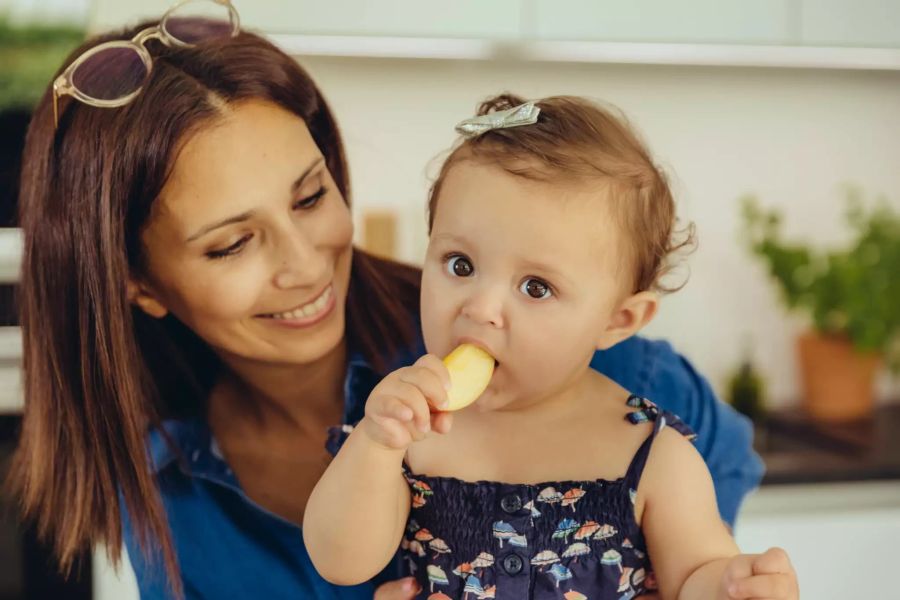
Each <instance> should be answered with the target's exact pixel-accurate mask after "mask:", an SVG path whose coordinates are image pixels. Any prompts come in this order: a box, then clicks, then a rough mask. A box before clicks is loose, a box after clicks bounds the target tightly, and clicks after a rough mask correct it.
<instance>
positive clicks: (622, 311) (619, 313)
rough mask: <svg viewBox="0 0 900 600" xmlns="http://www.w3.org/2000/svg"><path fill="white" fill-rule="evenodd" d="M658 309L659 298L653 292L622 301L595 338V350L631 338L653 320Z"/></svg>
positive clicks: (604, 348)
mask: <svg viewBox="0 0 900 600" xmlns="http://www.w3.org/2000/svg"><path fill="white" fill-rule="evenodd" d="M658 309H659V297H658V296H657V295H656V294H655V293H653V292H638V293H637V294H632V295H631V296H628V297H627V298H625V299H624V300H622V302H620V303H619V306H618V307H617V308H616V309H615V310H614V311H613V313H612V316H611V317H610V319H609V323H608V324H607V326H606V329H605V330H604V331H603V332H602V333H601V334H600V337H598V338H597V350H606V349H608V348H612V347H613V346H615V345H616V344H618V343H619V342H621V341H623V340H626V339H628V338H630V337H631V336H633V335H634V334H635V333H637V332H638V331H639V330H640V329H641V328H643V327H644V326H645V325H647V323H649V322H650V321H652V320H653V317H654V316H656V311H657V310H658Z"/></svg>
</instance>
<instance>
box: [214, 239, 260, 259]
mask: <svg viewBox="0 0 900 600" xmlns="http://www.w3.org/2000/svg"><path fill="white" fill-rule="evenodd" d="M252 237H253V236H252V235H250V234H249V233H248V234H247V235H245V236H244V237H242V238H241V239H239V240H238V241H236V242H235V243H233V244H231V245H230V246H228V247H227V248H222V249H220V250H210V251H209V252H207V253H206V256H207V257H209V258H212V259H217V258H226V257H229V256H234V255H236V254H238V253H239V252H240V251H241V250H243V249H244V246H246V245H247V242H249V241H250V238H252Z"/></svg>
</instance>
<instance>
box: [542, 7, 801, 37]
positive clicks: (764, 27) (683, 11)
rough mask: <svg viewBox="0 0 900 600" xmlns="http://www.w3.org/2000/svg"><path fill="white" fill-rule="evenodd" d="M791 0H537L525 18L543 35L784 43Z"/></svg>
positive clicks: (788, 29) (788, 31) (787, 31)
mask: <svg viewBox="0 0 900 600" xmlns="http://www.w3.org/2000/svg"><path fill="white" fill-rule="evenodd" d="M793 1H794V0H754V1H753V2H747V1H746V0H680V1H679V2H672V1H671V0H535V4H534V6H535V8H534V15H533V19H530V20H529V21H533V23H534V25H533V26H534V28H535V32H534V33H535V37H537V38H538V39H545V40H596V41H616V42H686V43H710V42H711V43H727V44H788V43H791V32H790V22H791V20H790V17H791V7H792V3H793ZM529 21H526V23H527V22H529Z"/></svg>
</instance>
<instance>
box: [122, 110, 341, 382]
mask: <svg viewBox="0 0 900 600" xmlns="http://www.w3.org/2000/svg"><path fill="white" fill-rule="evenodd" d="M352 237H353V224H352V220H351V217H350V211H349V208H348V207H347V205H346V203H345V202H344V198H343V196H342V195H341V192H340V191H339V190H338V189H337V186H336V185H335V183H334V181H333V180H332V178H331V174H330V173H329V171H328V169H327V168H326V166H325V161H324V159H323V156H322V153H321V152H320V150H319V148H318V147H317V146H316V144H315V142H314V141H313V138H312V136H311V135H310V133H309V130H308V129H307V127H306V124H305V123H304V122H303V120H302V119H301V118H299V117H298V116H296V115H294V114H293V113H290V112H288V111H286V110H284V109H282V108H280V107H278V106H276V105H274V104H270V103H267V102H262V101H247V102H243V103H240V104H236V105H231V106H229V107H228V109H226V112H225V115H224V116H223V117H222V118H221V119H220V120H218V121H216V122H215V123H213V124H212V125H211V126H208V127H204V128H202V129H201V130H200V131H198V132H197V133H196V134H194V135H192V136H191V137H189V138H188V139H187V140H186V142H185V143H184V145H183V147H182V149H181V151H180V153H179V154H178V155H177V158H176V161H175V164H174V166H173V172H172V175H171V178H170V179H169V181H168V182H167V184H166V186H165V187H164V189H163V190H162V193H161V194H160V197H159V198H158V199H157V201H156V204H155V206H154V210H153V214H152V215H151V218H150V219H149V221H148V223H147V226H146V228H145V230H144V232H143V234H142V242H143V245H144V251H145V254H146V257H147V259H146V271H145V273H143V274H141V276H140V278H136V279H134V280H133V281H132V282H131V284H130V286H129V287H130V293H131V297H132V300H133V301H134V302H135V303H136V304H137V305H138V306H139V307H141V308H142V309H143V310H144V311H145V312H146V313H148V314H150V315H151V316H155V317H161V316H164V315H165V314H167V313H172V314H173V315H175V316H176V317H177V318H178V319H179V320H181V321H182V322H183V323H184V324H186V325H187V326H188V327H190V328H191V329H192V330H193V331H194V332H196V333H197V334H198V335H199V336H200V337H201V338H203V339H204V340H205V341H206V342H207V343H209V344H210V346H212V348H213V349H214V350H215V351H216V352H217V353H218V354H219V355H220V356H222V357H223V359H225V360H226V361H228V360H232V361H233V360H235V359H238V360H245V361H247V360H249V361H251V362H263V363H283V364H307V363H311V362H314V361H315V360H317V359H319V358H321V357H323V356H325V355H326V354H328V353H329V352H330V351H331V350H333V349H334V348H335V347H336V346H337V345H338V344H339V343H341V340H342V339H343V336H344V305H345V300H346V297H347V289H348V285H349V279H350V260H351V256H352V249H351V243H352Z"/></svg>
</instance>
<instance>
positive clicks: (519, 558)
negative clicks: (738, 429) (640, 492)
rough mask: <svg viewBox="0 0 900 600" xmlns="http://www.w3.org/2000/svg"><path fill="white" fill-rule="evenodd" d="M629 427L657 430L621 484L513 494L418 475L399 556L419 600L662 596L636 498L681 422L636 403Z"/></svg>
mask: <svg viewBox="0 0 900 600" xmlns="http://www.w3.org/2000/svg"><path fill="white" fill-rule="evenodd" d="M628 405H629V406H630V407H632V408H634V409H636V410H635V411H634V412H631V413H629V414H628V416H627V418H628V420H629V421H630V422H631V423H634V424H638V423H645V422H653V423H654V427H653V433H652V434H651V435H650V436H649V437H648V438H647V440H646V441H645V442H644V443H643V444H642V445H641V447H640V448H639V449H638V451H637V453H636V454H635V456H634V458H633V459H632V461H631V464H630V465H629V467H628V470H627V472H626V474H625V476H624V477H622V478H620V479H616V480H596V481H564V482H548V483H544V484H540V485H515V484H504V483H493V482H485V481H480V482H477V483H470V482H465V481H461V480H458V479H454V478H450V477H428V476H424V475H420V474H414V473H412V472H411V471H410V470H409V467H408V466H404V474H405V476H406V479H407V482H408V483H409V488H410V492H411V493H412V508H411V510H410V517H409V521H408V523H407V527H406V533H405V535H404V538H403V541H402V542H401V554H402V555H403V558H404V559H405V560H404V564H407V565H408V567H409V570H410V573H411V574H412V575H414V576H415V577H417V578H418V580H419V585H420V586H421V589H422V592H421V593H420V595H419V596H418V598H419V599H420V600H445V599H446V600H484V599H485V598H496V599H498V600H524V599H529V598H531V599H536V600H630V599H631V598H635V597H637V596H640V595H641V594H645V593H648V592H652V591H653V590H654V589H655V588H656V583H655V579H654V576H653V568H652V566H651V563H650V557H649V556H648V555H647V546H646V543H645V541H644V537H643V535H642V534H641V530H640V527H639V526H638V524H637V522H636V521H635V518H634V498H635V490H636V489H637V487H638V483H639V482H640V478H641V473H642V472H643V470H644V465H645V464H646V461H647V456H648V454H649V453H650V448H651V446H652V444H653V440H654V439H655V438H656V436H657V435H658V434H659V432H660V431H662V429H663V428H664V427H672V428H673V429H675V430H677V431H678V432H680V433H681V434H682V435H685V436H687V437H688V438H689V439H693V438H694V435H693V433H692V432H691V431H690V429H689V428H688V427H687V426H686V425H685V424H684V423H683V422H682V421H681V420H680V419H679V418H678V417H676V416H675V415H673V414H671V413H668V412H666V411H663V410H661V409H659V408H658V407H657V406H656V405H655V404H654V403H652V402H650V401H649V400H647V399H645V398H641V397H638V396H631V397H629V398H628Z"/></svg>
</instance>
